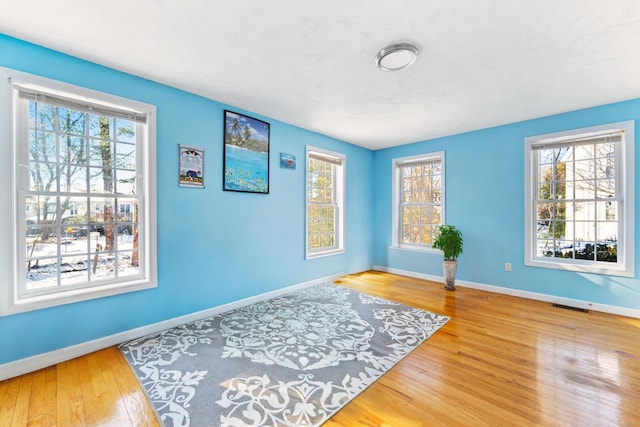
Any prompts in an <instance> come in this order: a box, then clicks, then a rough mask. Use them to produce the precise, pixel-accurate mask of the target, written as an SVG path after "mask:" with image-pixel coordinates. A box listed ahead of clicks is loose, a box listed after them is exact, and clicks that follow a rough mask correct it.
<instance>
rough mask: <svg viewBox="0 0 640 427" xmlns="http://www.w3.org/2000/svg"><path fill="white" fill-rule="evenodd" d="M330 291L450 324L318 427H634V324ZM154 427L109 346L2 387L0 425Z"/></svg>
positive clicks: (380, 292) (638, 327) (438, 295)
mask: <svg viewBox="0 0 640 427" xmlns="http://www.w3.org/2000/svg"><path fill="white" fill-rule="evenodd" d="M338 283H340V284H342V285H345V286H348V287H350V288H352V289H355V290H358V291H361V292H366V293H369V294H372V295H377V296H381V297H383V298H387V299H391V300H395V301H398V302H402V303H405V304H408V305H412V306H415V307H420V308H424V309H426V310H430V311H435V312H438V313H441V314H445V315H448V316H451V317H452V320H451V321H449V322H448V323H447V324H446V325H445V326H444V327H443V328H442V329H440V330H439V331H438V332H437V333H436V334H435V335H433V336H432V337H431V338H429V339H428V340H427V341H426V342H425V343H424V344H422V345H421V346H420V347H418V348H417V349H416V350H414V351H413V352H412V353H411V354H410V355H409V356H407V357H406V358H405V359H403V360H402V361H401V362H400V363H399V364H398V365H396V366H395V367H394V368H393V369H392V370H391V371H389V372H388V373H387V374H385V375H384V376H383V377H382V378H381V379H379V380H378V381H377V382H375V383H374V384H373V385H372V386H370V387H369V388H368V389H366V390H365V391H364V392H363V393H362V394H361V395H360V396H358V397H357V398H356V399H354V400H353V401H351V402H350V403H349V404H348V405H347V406H345V407H344V408H343V409H342V410H341V411H340V412H338V413H337V414H336V415H335V416H334V417H333V418H332V419H330V420H329V421H328V422H327V423H326V424H325V426H327V427H338V426H345V427H347V426H348V427H353V426H363V427H364V426H385V427H391V426H396V427H412V426H640V319H633V318H628V317H621V316H615V315H610V314H605V313H598V312H589V313H581V312H576V311H570V310H564V309H560V308H554V307H552V306H551V304H549V303H543V302H538V301H531V300H526V299H522V298H517V297H511V296H506V295H500V294H494V293H489V292H484V291H478V290H474V289H467V288H462V287H457V290H456V291H455V292H446V291H445V290H444V289H443V285H442V284H439V283H434V282H429V281H424V280H418V279H413V278H408V277H403V276H398V275H393V274H388V273H381V272H374V271H369V272H365V273H360V274H355V275H350V276H346V277H344V278H342V279H340V280H339V281H338ZM157 425H159V423H158V422H157V420H156V419H155V417H154V413H153V411H152V410H151V407H150V406H149V404H148V402H147V400H146V398H145V396H144V393H143V392H142V390H141V389H140V387H139V385H138V383H137V381H136V379H135V378H134V376H133V374H132V373H131V371H130V369H129V367H128V366H127V364H126V362H125V361H124V359H123V357H122V356H121V355H120V353H119V352H118V350H117V349H116V348H114V347H111V348H108V349H105V350H102V351H98V352H95V353H92V354H89V355H86V356H83V357H80V358H78V359H74V360H70V361H67V362H64V363H60V364H58V365H56V366H52V367H49V368H46V369H42V370H40V371H37V372H34V373H31V374H27V375H23V376H21V377H17V378H12V379H9V380H6V381H3V382H0V426H2V427H5V426H20V427H23V426H65V427H66V426H117V427H123V426H136V427H138V426H157ZM212 425H214V424H212ZM196 427H200V426H196Z"/></svg>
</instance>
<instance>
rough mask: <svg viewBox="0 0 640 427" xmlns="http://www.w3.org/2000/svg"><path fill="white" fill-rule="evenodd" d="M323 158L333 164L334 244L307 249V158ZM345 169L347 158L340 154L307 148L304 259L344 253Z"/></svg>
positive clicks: (306, 160) (307, 164)
mask: <svg viewBox="0 0 640 427" xmlns="http://www.w3.org/2000/svg"><path fill="white" fill-rule="evenodd" d="M313 155H315V156H316V157H325V158H326V159H327V160H329V161H330V162H331V163H334V177H333V179H334V182H333V190H334V200H335V204H336V218H335V222H334V228H335V229H334V242H335V245H333V246H332V247H326V248H320V249H309V203H310V200H309V170H308V169H309V158H310V156H313ZM346 169H347V157H346V156H345V155H344V154H342V153H336V152H333V151H329V150H325V149H322V148H317V147H312V146H307V149H306V156H305V175H304V176H305V245H304V246H305V259H313V258H319V257H324V256H329V255H335V254H340V253H344V252H345V238H344V234H345V233H344V230H345V204H346Z"/></svg>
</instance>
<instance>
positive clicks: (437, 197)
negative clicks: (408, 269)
mask: <svg viewBox="0 0 640 427" xmlns="http://www.w3.org/2000/svg"><path fill="white" fill-rule="evenodd" d="M393 164H394V192H395V197H394V199H395V200H396V204H395V207H394V226H395V230H396V231H395V232H394V240H395V242H394V243H395V244H394V246H399V247H415V248H430V247H431V243H432V242H433V240H434V239H435V237H436V235H437V233H438V227H439V226H440V225H442V224H444V153H443V152H438V153H432V154H425V155H420V156H412V157H406V158H402V159H394V161H393Z"/></svg>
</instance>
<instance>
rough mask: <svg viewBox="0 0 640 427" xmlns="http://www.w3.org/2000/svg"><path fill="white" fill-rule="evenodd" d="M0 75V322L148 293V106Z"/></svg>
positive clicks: (151, 205) (151, 130)
mask: <svg viewBox="0 0 640 427" xmlns="http://www.w3.org/2000/svg"><path fill="white" fill-rule="evenodd" d="M0 71H1V73H2V74H3V75H2V77H3V79H2V80H3V81H2V87H1V88H0V89H1V90H2V98H0V101H1V102H2V111H3V112H2V117H1V120H2V127H1V129H2V132H3V137H4V138H3V140H5V141H12V143H7V144H3V145H2V146H1V147H0V153H1V156H0V157H2V158H3V164H2V170H1V171H0V173H1V174H2V176H3V183H2V184H0V185H2V188H3V189H4V191H3V192H2V193H3V194H4V195H3V196H2V197H3V199H2V207H1V208H0V209H2V215H0V230H1V231H2V234H3V235H4V236H7V238H6V239H3V241H2V243H0V244H1V245H3V246H2V251H1V252H0V254H1V255H2V257H1V258H0V263H1V265H2V269H3V270H4V271H5V273H4V275H3V277H2V281H1V282H0V287H2V288H3V289H2V290H3V294H4V296H6V298H3V304H2V306H0V314H12V313H17V312H22V311H28V310H33V309H38V308H43V307H49V306H53V305H59V304H64V303H69V302H75V301H81V300H86V299H90V298H97V297H101V296H107V295H114V294H117V293H122V292H128V291H133V290H139V289H144V288H149V287H153V286H156V260H155V256H156V255H155V254H156V249H155V164H154V163H155V141H154V135H155V118H154V117H155V108H154V107H153V106H150V105H147V104H142V103H139V102H136V101H131V100H127V99H123V98H118V97H115V96H111V95H107V94H103V93H99V92H95V91H90V90H88V89H83V88H79V87H75V86H71V85H67V84H63V83H59V82H55V81H51V80H48V79H44V78H39V77H36V76H32V75H28V74H24V73H19V72H16V71H12V70H0Z"/></svg>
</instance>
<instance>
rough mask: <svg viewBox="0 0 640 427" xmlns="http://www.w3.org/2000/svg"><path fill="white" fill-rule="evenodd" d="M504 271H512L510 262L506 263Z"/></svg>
mask: <svg viewBox="0 0 640 427" xmlns="http://www.w3.org/2000/svg"><path fill="white" fill-rule="evenodd" d="M504 271H511V263H510V262H505V263H504Z"/></svg>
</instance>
